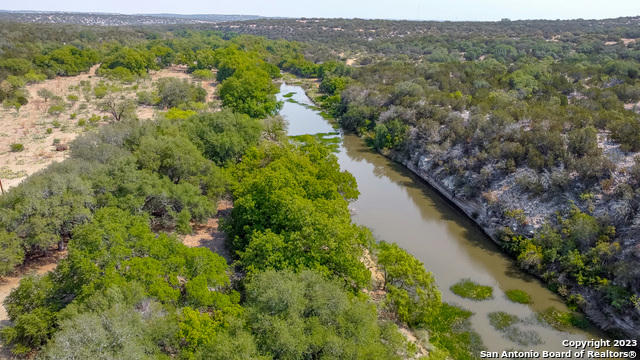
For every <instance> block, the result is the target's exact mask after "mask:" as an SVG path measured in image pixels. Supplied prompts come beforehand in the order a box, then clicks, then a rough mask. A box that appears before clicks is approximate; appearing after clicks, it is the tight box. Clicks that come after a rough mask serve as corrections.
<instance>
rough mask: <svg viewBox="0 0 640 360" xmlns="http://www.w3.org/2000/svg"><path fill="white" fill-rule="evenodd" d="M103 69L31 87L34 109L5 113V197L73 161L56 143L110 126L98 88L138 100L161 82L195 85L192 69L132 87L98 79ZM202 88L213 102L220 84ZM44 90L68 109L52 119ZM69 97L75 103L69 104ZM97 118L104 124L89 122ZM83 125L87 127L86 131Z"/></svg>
mask: <svg viewBox="0 0 640 360" xmlns="http://www.w3.org/2000/svg"><path fill="white" fill-rule="evenodd" d="M98 67H99V65H95V66H93V67H92V68H91V69H90V70H89V71H88V72H86V73H82V74H80V75H77V76H66V77H57V78H55V79H50V80H45V81H43V82H40V83H36V84H31V85H28V86H26V88H25V89H26V91H27V92H28V94H29V103H27V104H26V105H24V106H22V107H21V108H20V110H19V111H16V110H15V109H8V108H1V107H0V180H2V185H3V187H4V190H5V191H6V190H7V189H9V188H11V187H13V186H16V185H18V184H19V183H20V182H21V181H22V180H24V179H25V178H26V177H27V176H29V175H31V174H33V173H35V172H37V171H39V170H42V169H44V168H46V167H47V166H48V165H49V164H51V163H53V162H58V161H62V160H64V159H65V158H66V157H67V156H68V151H64V150H63V151H56V146H55V145H54V139H55V140H56V142H59V143H60V144H67V143H69V142H70V141H72V140H73V139H75V138H76V136H78V134H80V133H82V132H85V131H91V129H93V128H95V127H96V126H99V125H102V124H106V123H108V121H109V120H110V115H109V114H108V113H105V112H103V111H101V110H100V109H99V108H98V106H97V104H98V103H99V102H100V101H101V100H100V99H97V98H96V97H95V96H94V92H93V89H94V88H95V86H96V85H98V84H99V83H101V82H104V84H105V85H107V86H110V87H117V88H118V90H117V92H116V94H117V95H118V96H120V95H121V96H124V97H125V98H130V99H135V98H136V93H137V92H138V91H151V90H152V89H153V83H154V82H156V81H157V80H158V79H161V78H167V77H175V78H180V79H191V76H190V75H189V74H188V73H187V67H186V66H183V65H179V66H171V67H168V68H166V69H162V70H159V71H151V72H150V73H149V76H148V77H147V78H144V79H140V80H138V81H136V82H134V83H130V84H127V83H122V82H118V81H109V80H107V79H105V78H102V77H99V76H96V70H97V69H98ZM81 82H84V84H85V85H90V87H87V88H88V89H90V91H83V89H82V87H81V86H80V84H81ZM199 83H200V85H201V86H202V87H203V88H204V89H205V90H206V91H207V101H212V100H214V98H215V95H214V94H215V82H212V81H203V82H199ZM41 89H46V90H49V91H51V92H52V93H53V94H54V95H55V96H59V97H60V98H61V101H62V102H63V103H64V105H65V106H64V108H63V109H62V111H60V112H59V113H56V114H50V113H49V111H48V110H49V108H50V107H51V105H53V103H54V100H52V99H47V100H46V101H45V99H43V98H42V97H40V96H39V95H38V91H39V90H41ZM69 96H72V97H75V99H74V100H70V99H69ZM156 110H157V109H156V108H154V107H152V106H142V105H141V106H138V107H137V108H136V115H137V116H138V118H139V119H145V120H146V119H151V118H153V116H154V115H155V112H156ZM94 115H95V118H97V119H99V120H98V121H95V122H91V121H88V119H89V118H91V117H92V116H94ZM83 123H85V125H82V124H83ZM11 144H22V145H23V146H24V150H22V151H19V152H12V151H11ZM59 150H60V149H59Z"/></svg>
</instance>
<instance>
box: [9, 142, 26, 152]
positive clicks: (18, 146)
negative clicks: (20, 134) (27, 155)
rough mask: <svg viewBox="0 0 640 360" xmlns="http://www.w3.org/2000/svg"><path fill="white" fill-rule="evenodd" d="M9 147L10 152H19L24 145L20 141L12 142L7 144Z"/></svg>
mask: <svg viewBox="0 0 640 360" xmlns="http://www.w3.org/2000/svg"><path fill="white" fill-rule="evenodd" d="M9 147H10V148H11V152H20V151H23V150H24V145H22V144H20V143H13V144H11V145H9Z"/></svg>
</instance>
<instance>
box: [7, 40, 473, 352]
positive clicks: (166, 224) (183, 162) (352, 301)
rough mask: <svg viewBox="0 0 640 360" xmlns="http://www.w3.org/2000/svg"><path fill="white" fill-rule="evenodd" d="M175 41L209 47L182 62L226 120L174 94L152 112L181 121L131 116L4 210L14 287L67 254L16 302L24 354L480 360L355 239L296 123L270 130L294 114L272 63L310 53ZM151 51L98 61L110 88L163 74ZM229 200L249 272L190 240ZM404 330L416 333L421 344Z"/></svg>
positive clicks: (422, 279) (189, 92) (459, 330)
mask: <svg viewBox="0 0 640 360" xmlns="http://www.w3.org/2000/svg"><path fill="white" fill-rule="evenodd" d="M176 36H177V37H178V38H180V36H183V37H184V41H185V42H187V43H190V42H191V41H194V42H193V43H191V44H192V45H193V44H198V45H197V46H195V45H194V46H192V47H189V48H188V49H189V50H184V51H181V52H178V53H179V54H181V55H184V54H190V55H189V56H192V57H189V58H188V60H185V61H183V63H187V64H189V66H190V67H191V70H192V71H193V72H194V73H195V72H196V71H199V72H200V73H199V74H200V75H201V76H203V77H210V76H213V74H214V73H215V74H216V76H217V78H218V79H217V80H218V81H220V82H221V85H220V88H219V93H218V94H219V96H220V97H221V100H222V104H223V109H222V110H221V111H216V112H212V113H210V112H207V111H206V108H204V107H202V106H195V105H194V103H198V101H200V100H202V97H201V96H200V95H201V91H200V90H199V89H198V87H197V86H193V85H190V84H188V83H183V82H181V81H177V80H167V81H165V82H163V83H159V84H158V85H157V88H156V90H155V92H154V94H151V96H147V95H149V94H147V95H144V94H142V95H140V94H139V99H138V101H146V100H149V99H151V103H153V104H156V105H158V106H161V107H166V108H169V110H168V111H166V112H165V113H163V114H162V115H161V116H160V117H159V118H157V119H155V120H153V121H146V122H139V121H137V120H136V119H135V118H123V119H120V121H115V122H113V123H112V124H109V125H105V126H103V127H100V128H98V129H96V130H95V131H94V132H90V133H87V134H84V135H82V136H80V137H79V138H77V139H76V140H75V141H74V142H73V143H71V146H70V148H71V156H70V158H69V159H67V160H65V161H63V162H61V163H57V164H53V165H51V166H50V167H49V168H47V169H46V170H44V171H42V172H40V173H37V174H35V175H33V176H31V177H29V178H28V179H27V180H26V181H24V182H23V183H22V184H20V185H19V186H17V187H15V188H13V189H11V190H10V191H9V192H8V193H7V194H5V195H3V196H2V197H0V225H1V227H2V229H4V230H2V232H1V234H0V241H1V243H0V249H1V251H2V254H0V256H1V258H2V259H3V260H4V261H3V268H2V271H3V273H8V272H10V271H11V270H12V269H13V268H14V267H15V266H16V265H18V264H20V263H21V262H22V261H23V259H24V257H25V256H36V255H38V254H40V253H44V252H47V251H52V250H51V249H52V247H53V246H56V244H57V246H58V247H59V248H64V247H68V254H67V256H66V258H64V259H63V260H61V261H60V263H59V264H58V266H57V267H56V269H55V270H53V271H52V272H50V273H47V274H45V275H42V276H37V275H32V276H28V277H26V278H24V279H23V280H22V281H21V283H20V285H19V287H18V288H17V289H15V290H14V291H12V292H11V294H10V295H9V296H8V298H7V299H6V301H5V307H6V309H7V313H8V315H9V318H10V320H11V322H12V324H11V325H10V326H8V327H5V328H4V329H2V331H1V335H2V338H3V341H4V342H5V344H7V345H8V346H10V347H11V350H12V351H13V353H14V354H16V355H20V356H31V357H37V358H42V359H61V358H136V359H145V358H149V359H151V358H153V359H157V358H161V359H162V358H167V359H169V358H184V359H204V358H206V359H307V358H345V359H347V358H348V359H404V358H408V357H414V356H416V355H417V354H419V352H418V351H419V347H422V348H427V349H428V351H429V356H430V357H429V358H456V359H474V358H476V354H477V353H478V350H479V349H481V348H482V345H481V343H480V341H479V338H478V336H477V335H476V334H474V333H472V332H471V331H469V330H468V326H469V323H468V321H467V319H468V317H469V316H470V315H471V314H470V313H469V312H466V311H463V310H461V309H458V308H456V307H453V306H450V305H447V304H443V303H442V302H441V300H440V293H439V291H438V289H437V288H436V286H435V282H434V279H433V277H432V276H431V274H430V273H428V272H427V271H426V270H425V268H424V266H423V264H421V263H420V262H419V261H417V260H416V259H415V258H413V257H412V256H410V255H409V254H408V253H406V252H405V251H404V250H402V249H400V248H398V247H397V246H395V245H388V244H376V243H375V241H374V239H373V238H372V236H371V234H370V233H369V231H368V230H366V229H364V228H362V227H359V226H356V225H354V224H353V223H351V219H350V215H349V211H348V207H347V205H348V202H349V201H350V200H353V199H355V198H356V197H357V195H358V191H357V186H356V183H355V179H354V178H353V177H352V176H351V175H350V174H348V173H346V172H341V171H340V168H339V165H338V163H337V160H336V158H335V156H334V155H333V154H332V152H331V151H330V150H329V149H327V148H326V147H324V146H323V145H321V144H318V143H315V142H309V143H304V144H289V143H288V142H287V141H286V140H284V133H283V125H282V123H281V120H278V118H277V117H275V118H274V117H269V116H270V115H273V114H274V113H275V112H276V111H277V109H278V106H279V105H278V103H277V102H276V101H275V97H274V96H273V94H274V93H275V91H276V88H275V87H274V86H273V85H272V83H271V80H272V79H273V78H276V77H278V75H279V71H280V70H279V68H278V67H276V66H273V65H280V66H282V65H283V64H285V63H286V62H287V60H286V59H300V57H299V56H298V55H297V54H296V52H297V50H296V45H295V44H289V43H286V42H269V41H266V40H264V39H259V38H254V37H238V38H232V39H231V40H222V39H221V38H220V37H218V36H217V35H214V34H211V33H206V32H205V33H198V32H190V33H188V34H187V33H184V34H179V35H176ZM194 39H195V40H194ZM153 41H154V40H152V41H151V42H153ZM176 41H178V40H176ZM208 41H211V42H216V44H213V43H208ZM169 42H170V41H169ZM147 45H149V44H148V43H147V44H145V43H144V42H141V43H140V44H138V45H136V46H133V47H129V46H127V47H122V48H121V49H120V50H117V52H116V53H114V54H123V55H124V57H120V56H119V55H118V56H114V54H111V55H110V57H104V58H100V59H102V60H101V62H102V65H101V66H102V67H101V69H102V70H100V73H101V75H103V76H121V75H124V79H125V80H126V78H127V77H129V76H144V72H145V71H146V70H140V71H139V72H138V70H136V69H143V68H144V67H146V66H147V65H149V63H146V62H145V64H146V65H144V66H143V67H139V66H138V65H140V64H142V63H143V62H144V61H138V60H140V59H144V58H145V57H144V56H141V57H139V56H138V55H140V53H141V52H143V51H144V50H143V49H144V48H149V47H148V46H147ZM167 47H168V48H171V47H170V46H167ZM87 51H89V50H87ZM98 54H99V56H102V55H100V53H99V52H98ZM292 54H293V55H292ZM185 56H186V55H185ZM129 60H131V61H129ZM155 61H156V62H157V61H159V60H158V58H157V57H156V60H155ZM208 61H209V62H208ZM175 62H179V61H178V60H175V58H173V59H171V60H170V61H169V60H167V62H166V64H169V63H175ZM115 64H117V65H115ZM326 66H329V65H326ZM326 66H325V67H326ZM331 66H332V67H336V68H338V67H339V66H338V65H337V64H333V65H331ZM148 68H151V67H148ZM121 69H122V70H121ZM208 72H211V73H210V74H209V73H208ZM225 88H226V89H227V90H225V91H223V89H225ZM245 90H247V91H245ZM199 94H200V95H199ZM264 117H267V118H266V119H262V118H264ZM225 194H228V195H230V196H232V197H233V199H234V209H233V211H232V213H231V216H230V218H229V219H228V220H227V221H225V222H224V224H223V228H224V230H225V231H226V232H227V235H228V237H229V244H228V245H229V247H230V248H231V250H233V258H234V260H235V266H234V267H233V268H232V267H229V266H228V264H227V263H226V261H225V259H223V258H222V257H221V256H219V255H218V254H215V253H212V252H211V251H210V250H208V249H204V248H188V247H186V246H184V245H183V244H182V243H181V241H180V237H179V234H188V233H191V232H192V224H193V223H198V222H203V221H205V220H206V219H207V218H208V217H210V216H211V215H212V212H213V210H214V205H215V204H216V202H217V200H218V199H219V198H220V197H221V196H223V195H225ZM367 252H369V253H371V256H372V257H373V258H374V259H375V258H377V259H378V265H377V266H378V268H379V271H381V272H383V273H384V274H386V275H385V278H384V284H383V290H384V294H385V295H384V297H383V298H382V299H379V301H377V302H373V301H372V300H371V298H369V296H368V295H366V293H365V292H363V291H362V290H363V289H367V288H371V272H370V270H369V268H367V267H366V266H365V265H364V264H363V263H362V260H361V259H362V258H363V257H364V256H365V255H366V253H367ZM397 324H403V325H407V326H409V327H411V328H412V329H414V331H416V333H417V334H418V335H419V337H418V341H417V343H416V342H411V341H408V340H407V338H406V337H405V336H403V335H402V334H401V333H400V332H399V331H398V326H397ZM423 355H425V354H424V353H423Z"/></svg>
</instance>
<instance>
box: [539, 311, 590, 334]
mask: <svg viewBox="0 0 640 360" xmlns="http://www.w3.org/2000/svg"><path fill="white" fill-rule="evenodd" d="M538 319H539V320H540V321H544V322H546V323H547V324H549V325H551V326H552V327H553V328H555V329H557V330H560V331H566V330H567V329H570V328H571V327H573V326H575V327H578V328H581V329H584V328H587V327H589V321H588V320H587V319H586V318H585V317H584V316H583V315H581V314H577V313H574V312H569V311H560V310H558V309H556V308H554V307H550V308H548V309H546V310H545V311H543V312H541V313H539V314H538Z"/></svg>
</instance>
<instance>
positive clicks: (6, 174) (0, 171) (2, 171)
mask: <svg viewBox="0 0 640 360" xmlns="http://www.w3.org/2000/svg"><path fill="white" fill-rule="evenodd" d="M25 176H27V172H26V171H24V170H20V171H13V170H11V169H9V168H8V167H7V166H3V167H1V168H0V179H7V180H11V179H18V178H21V177H25Z"/></svg>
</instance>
